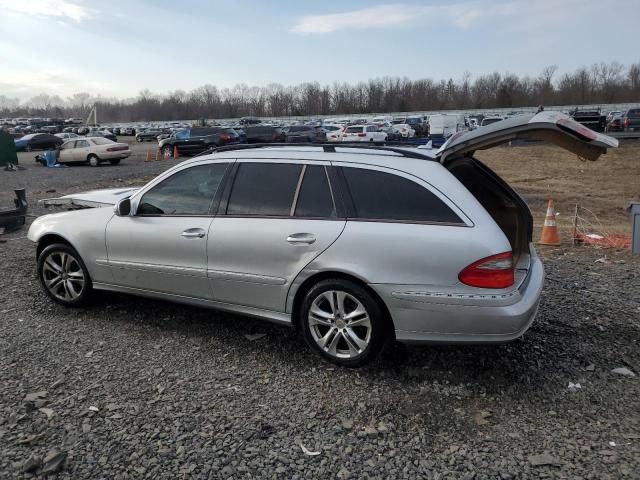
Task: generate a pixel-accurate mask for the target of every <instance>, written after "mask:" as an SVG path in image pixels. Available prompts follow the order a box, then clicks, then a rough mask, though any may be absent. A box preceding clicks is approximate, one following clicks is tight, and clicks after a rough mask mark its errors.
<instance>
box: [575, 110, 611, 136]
mask: <svg viewBox="0 0 640 480" xmlns="http://www.w3.org/2000/svg"><path fill="white" fill-rule="evenodd" d="M569 115H571V117H572V118H573V119H574V120H575V121H576V122H578V123H581V124H582V125H584V126H585V127H588V128H590V129H591V130H594V131H596V132H604V131H605V128H606V126H607V116H606V115H604V114H603V113H602V112H601V111H600V109H599V108H598V109H594V110H580V109H577V108H576V109H575V110H573V111H571V112H569Z"/></svg>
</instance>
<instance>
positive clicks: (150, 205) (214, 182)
mask: <svg viewBox="0 0 640 480" xmlns="http://www.w3.org/2000/svg"><path fill="white" fill-rule="evenodd" d="M227 166H228V164H227V163H210V164H206V165H198V166H195V167H191V168H186V169H184V170H180V171H179V172H176V173H174V174H173V175H171V176H170V177H169V178H166V179H165V180H163V181H162V182H160V183H159V184H158V185H156V186H155V187H153V188H152V189H151V190H149V191H148V192H147V193H145V194H144V195H143V196H142V198H141V199H140V204H139V205H138V211H137V214H138V215H208V214H209V209H210V208H211V204H212V202H213V199H214V197H215V194H216V192H217V191H218V188H219V187H220V184H221V183H222V179H223V178H224V174H225V172H226V170H227Z"/></svg>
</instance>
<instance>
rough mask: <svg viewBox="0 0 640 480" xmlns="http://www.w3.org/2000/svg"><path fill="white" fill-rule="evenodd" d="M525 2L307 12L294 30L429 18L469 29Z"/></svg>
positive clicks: (369, 25) (326, 30) (363, 26)
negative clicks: (316, 13) (341, 11)
mask: <svg viewBox="0 0 640 480" xmlns="http://www.w3.org/2000/svg"><path fill="white" fill-rule="evenodd" d="M543 1H548V0H543ZM523 4H524V2H522V1H507V2H502V3H489V2H488V1H486V0H485V1H471V2H460V3H454V4H448V5H408V4H401V3H397V4H387V5H379V6H377V7H370V8H363V9H361V10H353V11H350V12H343V13H329V14H320V15H305V16H303V17H300V18H298V19H297V22H296V24H295V25H294V27H293V29H292V30H293V31H294V32H296V33H331V32H335V31H337V30H347V29H370V28H383V27H396V26H401V25H408V24H411V23H418V22H424V20H429V19H435V20H437V21H438V22H439V23H444V24H450V25H452V26H454V27H457V28H460V29H468V28H471V27H473V26H474V25H475V24H477V23H478V22H480V21H482V20H484V19H486V18H490V17H506V16H511V15H515V14H517V12H518V5H520V6H522V5H523Z"/></svg>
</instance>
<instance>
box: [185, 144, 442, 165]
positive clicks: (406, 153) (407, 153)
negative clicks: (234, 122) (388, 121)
mask: <svg viewBox="0 0 640 480" xmlns="http://www.w3.org/2000/svg"><path fill="white" fill-rule="evenodd" d="M270 147H279V148H282V147H322V150H323V151H324V152H327V153H336V147H337V148H349V149H354V150H355V149H360V150H375V151H382V152H392V153H397V154H398V155H401V156H403V157H406V158H417V159H419V160H432V161H433V160H434V159H433V158H431V157H428V156H427V155H424V154H422V153H419V152H412V151H411V150H407V149H404V148H396V147H387V146H379V145H375V146H373V145H368V144H364V145H363V144H362V143H357V142H354V143H339V144H335V143H248V144H247V143H240V144H235V145H227V146H224V147H217V148H211V149H209V150H207V151H205V152H202V153H200V154H198V155H196V156H197V157H199V156H201V155H205V154H208V153H213V152H215V153H217V152H229V151H234V150H253V149H258V148H270Z"/></svg>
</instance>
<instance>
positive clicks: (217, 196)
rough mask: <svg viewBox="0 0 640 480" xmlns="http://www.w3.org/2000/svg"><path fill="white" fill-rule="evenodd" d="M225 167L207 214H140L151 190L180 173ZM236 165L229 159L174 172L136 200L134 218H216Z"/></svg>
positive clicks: (187, 167)
mask: <svg viewBox="0 0 640 480" xmlns="http://www.w3.org/2000/svg"><path fill="white" fill-rule="evenodd" d="M221 164H222V165H224V164H226V165H227V167H226V169H225V171H224V173H223V174H222V179H221V180H220V185H219V186H218V189H217V190H216V193H215V195H214V196H213V199H211V204H210V205H209V208H208V210H207V213H205V214H193V213H172V214H164V213H157V214H155V213H138V209H139V208H140V201H141V200H142V199H143V198H144V196H145V195H146V194H147V193H149V192H150V191H151V190H153V189H154V188H155V187H157V186H159V185H161V184H162V183H163V182H165V181H166V180H168V179H170V178H171V177H173V176H174V175H176V174H178V173H180V172H184V171H186V170H189V169H191V168H196V167H203V166H205V165H221ZM232 165H235V163H234V160H232V159H229V161H228V162H207V163H198V164H194V165H188V166H186V167H185V168H181V169H179V170H176V171H175V172H172V173H171V175H167V176H166V177H164V178H162V179H160V180H159V181H158V182H156V183H154V184H153V185H151V186H150V187H149V188H148V189H146V190H145V191H144V192H142V194H141V195H140V197H139V198H137V199H136V206H135V207H136V208H135V213H134V214H133V216H134V217H141V218H150V217H163V218H176V217H179V218H182V217H194V218H208V217H214V216H215V209H214V206H215V207H216V208H217V203H219V202H220V198H221V197H222V190H223V189H224V188H225V187H226V184H227V179H228V178H229V171H230V170H231V168H230V167H231V166H232Z"/></svg>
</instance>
